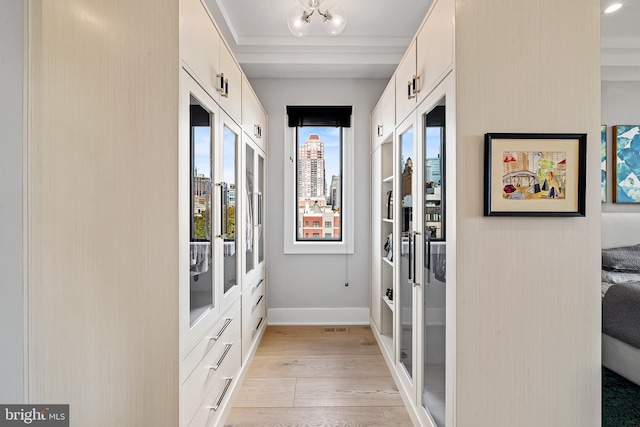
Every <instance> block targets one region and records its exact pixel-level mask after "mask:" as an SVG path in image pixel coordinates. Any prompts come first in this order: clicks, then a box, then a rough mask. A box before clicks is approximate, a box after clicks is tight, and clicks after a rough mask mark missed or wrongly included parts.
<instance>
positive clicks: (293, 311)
mask: <svg viewBox="0 0 640 427" xmlns="http://www.w3.org/2000/svg"><path fill="white" fill-rule="evenodd" d="M267 311H268V314H267V319H268V322H269V325H368V324H369V309H368V308H360V307H358V308H270V309H268V310H267Z"/></svg>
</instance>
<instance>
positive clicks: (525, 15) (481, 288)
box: [455, 0, 600, 427]
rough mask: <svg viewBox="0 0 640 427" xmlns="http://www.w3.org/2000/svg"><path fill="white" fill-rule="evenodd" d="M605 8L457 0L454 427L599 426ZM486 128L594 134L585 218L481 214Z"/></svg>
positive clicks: (544, 1)
mask: <svg viewBox="0 0 640 427" xmlns="http://www.w3.org/2000/svg"><path fill="white" fill-rule="evenodd" d="M599 20H600V15H599V2H597V1H595V0H588V1H586V2H585V1H584V0H563V1H557V0H539V1H534V2H531V1H524V0H515V1H513V0H474V1H467V0H457V2H456V22H455V27H456V35H455V37H456V51H455V61H456V63H455V70H456V82H457V86H456V93H457V117H456V120H457V169H456V179H457V188H456V193H457V217H456V221H457V265H458V268H457V303H456V313H457V314H456V321H457V367H456V414H455V417H456V421H457V423H456V426H457V427H467V426H468V427H484V426H486V427H489V426H491V427H494V426H519V427H528V426H531V427H534V426H535V427H538V426H545V427H553V426H557V427H566V426H581V427H588V426H593V427H595V426H599V425H600V297H599V292H600V291H599V286H600V285H599V272H598V270H599V265H600V252H599V249H600V215H599V212H600V202H599V190H598V188H599V187H598V185H599V173H598V172H597V171H598V168H599V166H598V164H599V134H598V131H599V125H600V66H599V56H600V51H599V38H600V31H599ZM486 132H572V133H575V132H586V133H588V149H587V156H588V159H587V215H586V217H585V218H516V217H512V218H511V217H491V218H488V217H483V198H482V197H483V196H482V194H483V145H484V141H483V136H484V134H485V133H486Z"/></svg>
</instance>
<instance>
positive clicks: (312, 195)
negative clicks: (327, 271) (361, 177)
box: [284, 107, 353, 253]
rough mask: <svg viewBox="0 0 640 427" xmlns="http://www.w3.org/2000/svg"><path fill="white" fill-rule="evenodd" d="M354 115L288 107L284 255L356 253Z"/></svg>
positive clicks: (340, 109) (335, 110) (345, 109)
mask: <svg viewBox="0 0 640 427" xmlns="http://www.w3.org/2000/svg"><path fill="white" fill-rule="evenodd" d="M351 110H352V108H351V107H287V114H288V128H289V132H287V133H286V135H287V141H286V143H287V147H288V150H285V162H286V163H285V164H288V165H290V166H291V167H286V168H285V194H286V196H285V198H284V203H285V212H284V213H285V214H284V221H285V224H286V225H285V253H353V227H352V224H353V218H352V217H351V216H352V215H353V197H348V196H349V195H352V194H353V192H352V188H353V132H352V131H351V129H350V127H351ZM296 224H297V226H296ZM310 224H311V225H310ZM323 225H324V227H323ZM323 228H324V230H323ZM327 229H330V230H327Z"/></svg>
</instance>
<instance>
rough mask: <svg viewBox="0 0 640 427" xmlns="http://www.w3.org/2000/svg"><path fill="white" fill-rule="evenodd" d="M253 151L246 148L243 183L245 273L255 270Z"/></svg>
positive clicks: (248, 147)
mask: <svg viewBox="0 0 640 427" xmlns="http://www.w3.org/2000/svg"><path fill="white" fill-rule="evenodd" d="M254 153H255V151H254V150H253V148H251V147H250V146H249V145H247V146H246V155H245V161H246V167H245V168H246V183H245V187H246V188H245V234H246V238H245V245H246V250H245V272H246V273H249V272H251V271H252V270H253V269H254V268H255V255H254V253H255V252H254V243H255V236H254V227H253V225H254V224H255V218H254V213H255V212H254V188H253V187H254V174H253V163H254Z"/></svg>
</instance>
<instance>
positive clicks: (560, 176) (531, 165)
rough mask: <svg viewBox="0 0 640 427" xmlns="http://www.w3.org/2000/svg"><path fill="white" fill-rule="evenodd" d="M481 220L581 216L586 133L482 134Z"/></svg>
mask: <svg viewBox="0 0 640 427" xmlns="http://www.w3.org/2000/svg"><path fill="white" fill-rule="evenodd" d="M484 142H485V157H484V160H485V164H484V167H485V175H484V215H485V216H584V215H585V192H586V165H587V134H585V133H578V134H573V133H571V134H569V133H487V134H485V139H484Z"/></svg>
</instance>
